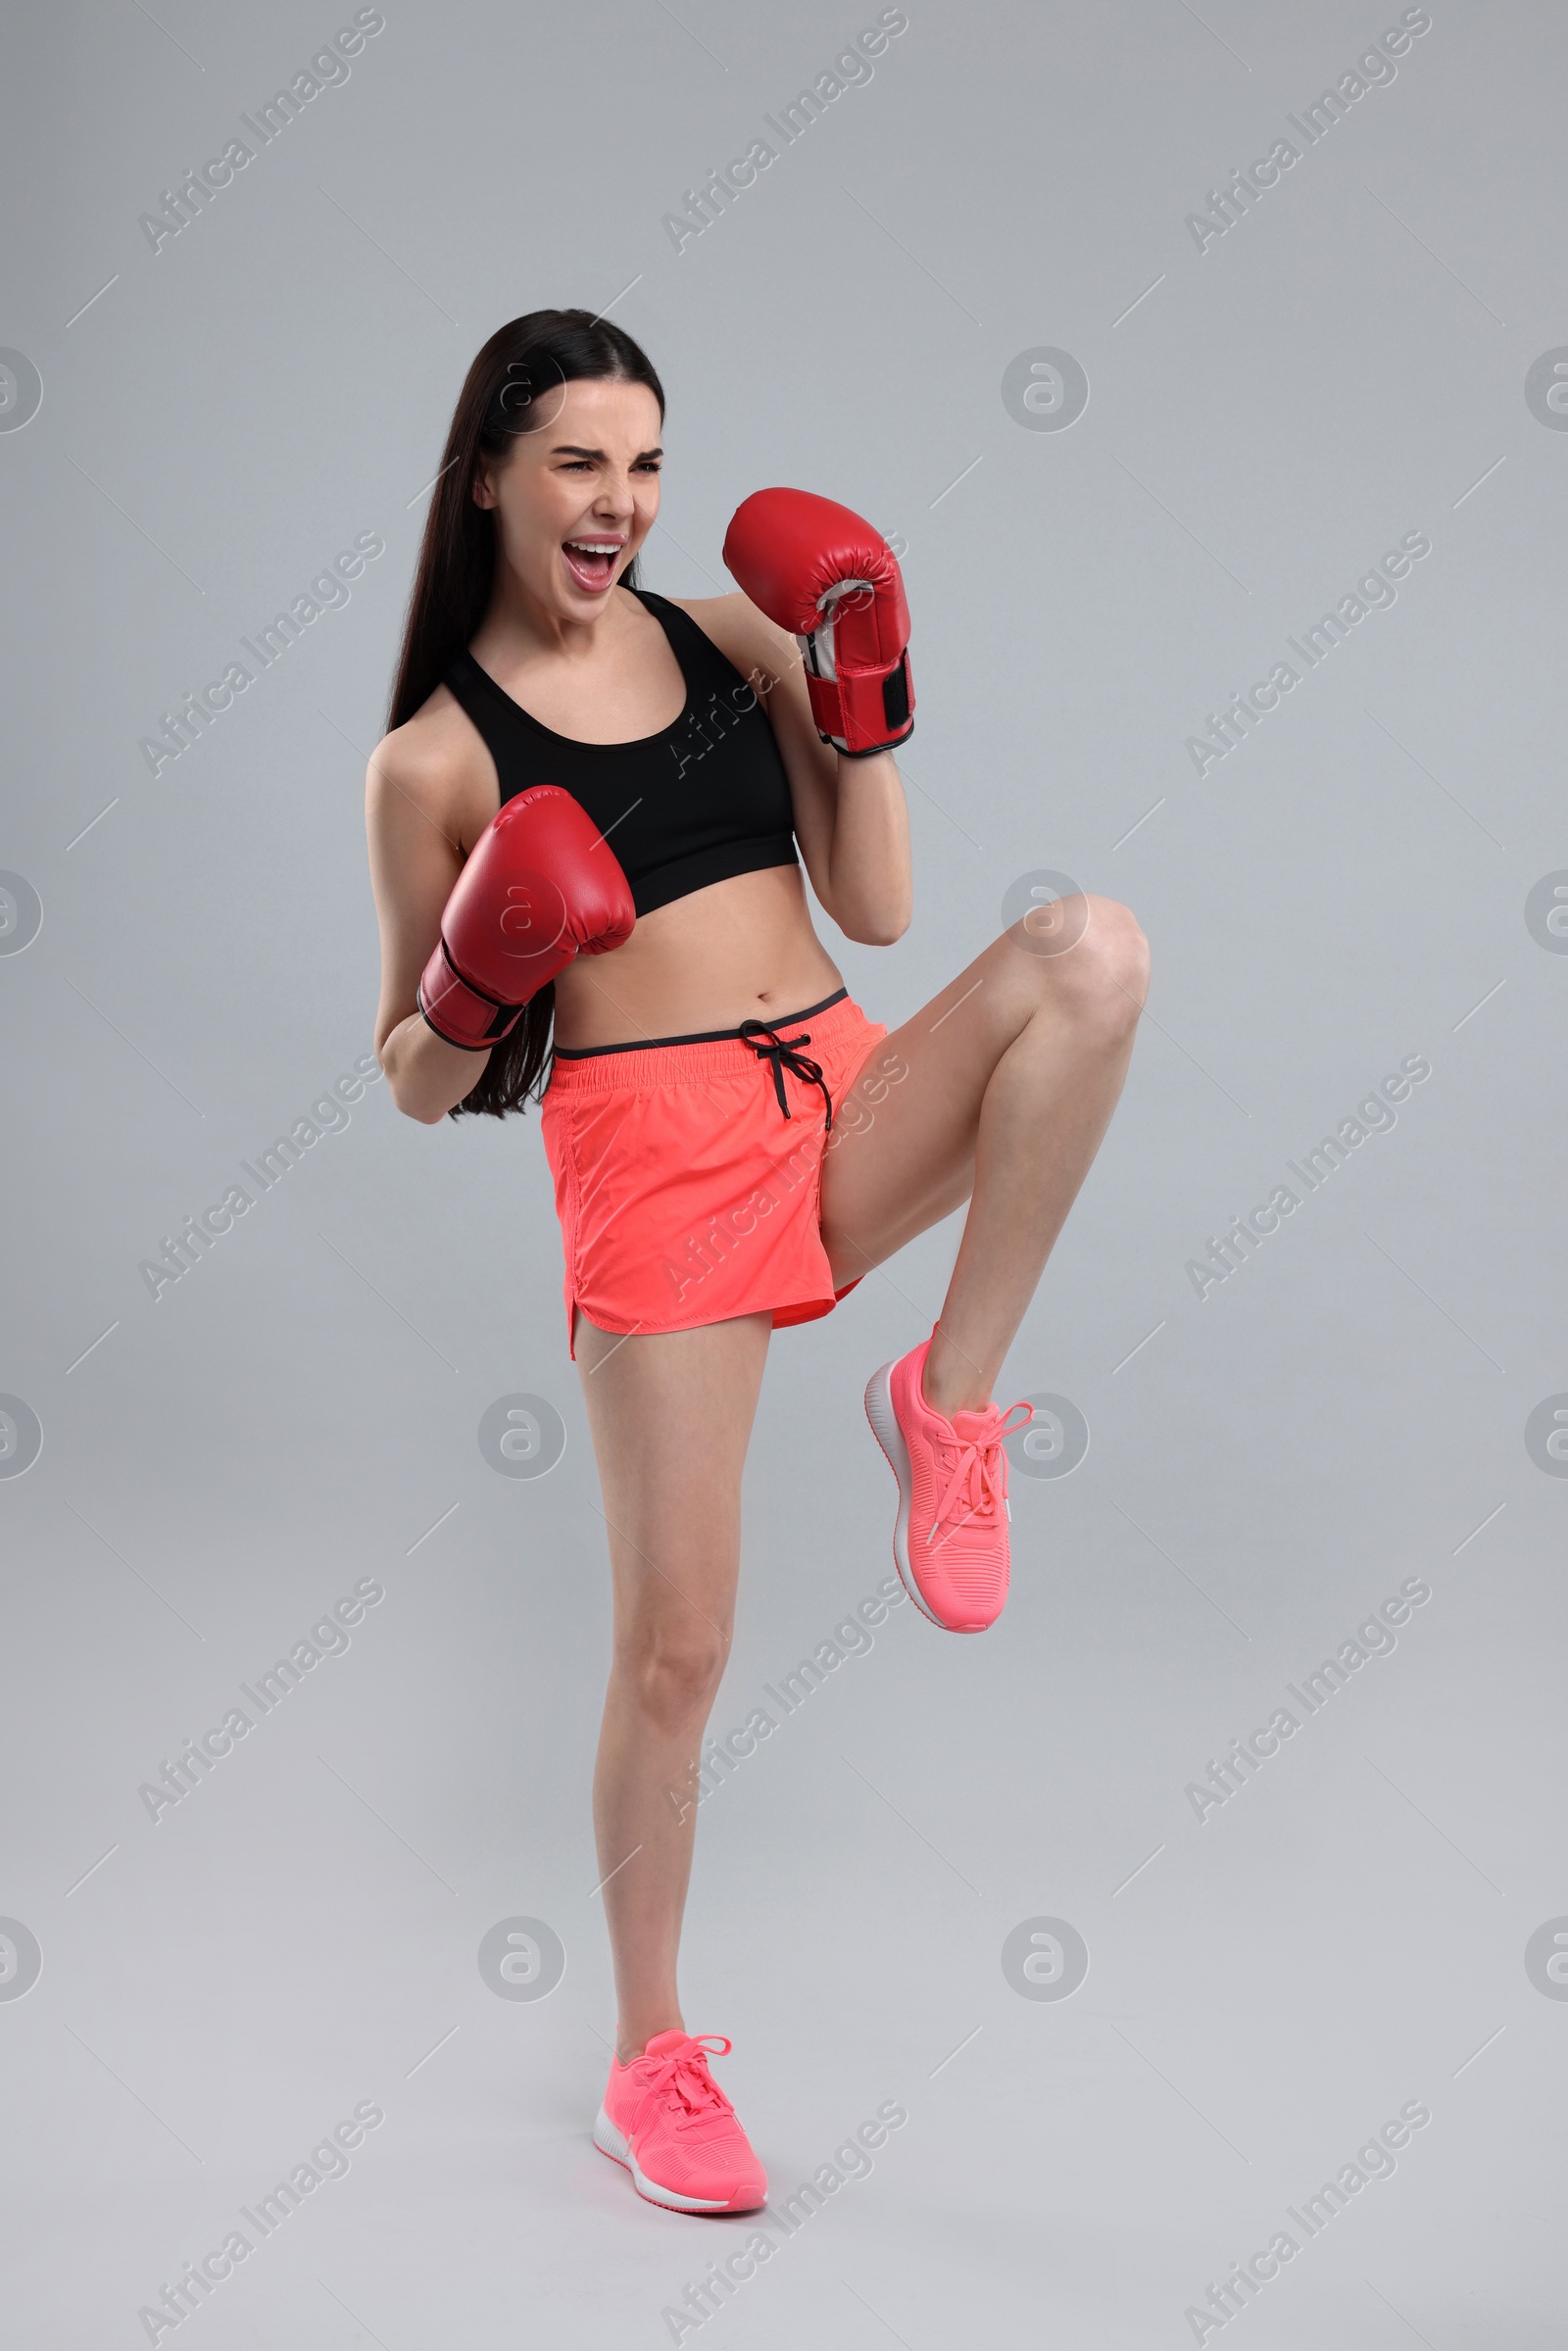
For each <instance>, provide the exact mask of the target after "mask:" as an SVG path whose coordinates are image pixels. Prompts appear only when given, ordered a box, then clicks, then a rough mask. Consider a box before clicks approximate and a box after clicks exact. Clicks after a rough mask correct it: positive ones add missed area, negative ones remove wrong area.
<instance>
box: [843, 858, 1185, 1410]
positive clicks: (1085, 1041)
mask: <svg viewBox="0 0 1568 2351" xmlns="http://www.w3.org/2000/svg"><path fill="white" fill-rule="evenodd" d="M1058 920H1059V923H1060V924H1061V926H1062V928H1061V929H1060V931H1058V932H1057V933H1056V934H1054V935H1048V937H1047V939H1046V941H1045V942H1044V944H1045V945H1046V946H1047V947H1048V948H1049V947H1051V946H1052V945H1053V944H1054V939H1055V938H1058V937H1059V938H1065V939H1068V940H1070V941H1071V942H1072V943H1071V944H1068V945H1065V946H1063V947H1062V948H1061V951H1060V952H1055V953H1052V952H1045V953H1042V952H1037V950H1038V949H1039V948H1040V946H1041V945H1042V942H1041V941H1040V939H1039V938H1038V937H1037V938H1034V939H1030V938H1029V937H1028V936H1027V934H1025V933H1024V931H1023V926H1022V925H1019V926H1017V927H1015V929H1014V930H1012V931H1009V932H1007V933H1006V934H1005V936H1004V937H1003V938H1001V939H998V940H997V941H996V942H995V943H994V944H993V945H992V946H991V947H988V948H987V949H986V951H985V953H984V954H983V955H979V956H977V957H976V959H975V961H974V962H973V963H971V964H970V965H969V967H968V969H967V970H965V971H962V972H960V973H959V975H958V977H957V978H956V980H955V981H954V982H953V984H952V986H951V987H949V988H945V989H944V990H943V992H942V994H941V995H940V996H938V997H936V998H934V999H933V1001H932V1002H931V1003H930V1004H927V1005H926V1006H925V1008H924V1009H923V1010H922V1011H920V1012H917V1013H916V1014H915V1016H914V1018H913V1019H912V1020H909V1021H907V1022H906V1023H905V1024H904V1026H903V1027H902V1028H900V1029H897V1030H895V1031H894V1033H893V1035H892V1036H890V1037H889V1038H888V1040H887V1042H886V1044H885V1045H882V1046H879V1047H878V1048H877V1050H876V1052H875V1053H873V1055H872V1056H871V1060H870V1062H869V1063H868V1064H867V1070H866V1072H865V1075H864V1078H863V1079H862V1082H861V1084H860V1085H859V1086H858V1088H857V1089H856V1093H855V1094H853V1095H852V1097H851V1101H850V1103H849V1104H848V1105H847V1115H846V1117H845V1119H844V1121H843V1124H842V1139H841V1140H840V1142H839V1143H838V1145H837V1147H836V1148H830V1149H829V1151H828V1152H827V1155H826V1157H825V1159H824V1162H823V1168H822V1231H823V1238H824V1240H825V1242H826V1244H827V1249H828V1255H829V1258H830V1260H831V1262H832V1266H833V1278H834V1281H835V1283H837V1284H840V1285H842V1284H843V1283H845V1282H847V1281H851V1280H853V1279H854V1278H855V1276H856V1275H857V1274H863V1273H865V1272H867V1271H869V1269H870V1268H871V1267H872V1266H873V1265H878V1264H880V1263H881V1262H882V1260H883V1258H885V1257H888V1256H891V1255H892V1253H893V1251H894V1250H895V1249H901V1248H902V1247H903V1246H904V1244H905V1242H907V1241H910V1240H912V1239H913V1238H914V1236H915V1234H917V1233H922V1232H924V1231H925V1230H926V1229H927V1227H928V1226H930V1225H933V1224H935V1223H937V1222H938V1221H939V1220H940V1219H941V1218H942V1217H944V1216H947V1215H949V1214H950V1213H951V1212H952V1210H953V1209H954V1208H956V1207H957V1206H958V1204H959V1203H960V1201H962V1200H966V1199H969V1200H970V1208H969V1214H968V1217H967V1218H966V1220H965V1223H964V1228H963V1238H962V1240H961V1242H960V1243H959V1247H958V1255H957V1261H956V1264H955V1266H954V1269H953V1278H952V1280H951V1282H950V1283H949V1285H948V1294H947V1298H946V1299H945V1301H944V1304H943V1308H942V1314H941V1318H940V1320H939V1322H938V1325H937V1329H936V1334H935V1336H934V1337H933V1339H932V1342H931V1347H930V1351H929V1353H928V1355H927V1357H926V1368H925V1376H924V1381H923V1387H924V1393H925V1397H926V1400H927V1402H928V1403H930V1404H932V1405H934V1406H935V1408H936V1409H937V1410H938V1411H939V1412H943V1413H946V1414H947V1415H948V1416H949V1417H951V1416H952V1414H953V1413H954V1412H955V1411H958V1410H974V1409H977V1408H979V1407H980V1406H982V1405H984V1404H986V1403H988V1402H989V1401H990V1400H991V1392H992V1388H993V1386H994V1385H995V1382H996V1379H997V1376H998V1374H999V1372H1000V1371H1001V1369H1002V1360H1003V1357H1004V1356H1005V1353H1006V1351H1007V1348H1008V1347H1010V1345H1011V1344H1012V1339H1013V1335H1014V1333H1015V1332H1016V1331H1017V1328H1018V1325H1019V1323H1020V1322H1021V1321H1022V1319H1023V1315H1024V1311H1025V1309H1026V1307H1027V1306H1028V1304H1029V1300H1030V1299H1031V1298H1032V1297H1033V1296H1034V1293H1035V1287H1036V1285H1037V1283H1038V1282H1039V1280H1040V1275H1041V1272H1042V1270H1043V1268H1044V1266H1045V1262H1046V1259H1047V1257H1048V1255H1049V1254H1050V1252H1051V1249H1052V1246H1053V1244H1054V1241H1055V1238H1056V1235H1057V1234H1058V1233H1059V1232H1060V1230H1061V1227H1062V1223H1063V1221H1064V1219H1065V1217H1066V1214H1067V1211H1068V1209H1069V1208H1070V1207H1071V1205H1072V1203H1073V1200H1075V1199H1076V1197H1077V1194H1078V1189H1079V1186H1080V1185H1081V1184H1082V1182H1083V1180H1084V1177H1085V1176H1086V1175H1087V1174H1088V1172H1089V1168H1090V1165H1091V1163H1092V1161H1093V1159H1094V1156H1095V1153H1096V1151H1098V1150H1099V1148H1100V1144H1101V1140H1102V1138H1103V1135H1104V1132H1105V1128H1106V1126H1107V1125H1108V1124H1109V1121H1110V1114H1111V1112H1112V1110H1113V1109H1114V1108H1115V1106H1116V1101H1117V1097H1118V1096H1119V1095H1120V1093H1121V1088H1122V1081H1123V1079H1124V1078H1125V1076H1126V1074H1127V1063H1128V1060H1129V1058H1130V1056H1131V1053H1132V1047H1133V1038H1134V1036H1135V1034H1136V1031H1137V1027H1138V1015H1139V1012H1140V1011H1141V1009H1142V1007H1143V1002H1144V997H1145V993H1146V991H1147V988H1148V978H1149V960H1148V949H1147V946H1146V943H1145V940H1144V935H1143V933H1142V931H1141V930H1140V929H1139V928H1138V925H1137V923H1136V922H1135V921H1134V920H1133V917H1132V916H1131V914H1129V913H1128V911H1127V909H1126V907H1125V906H1118V905H1116V904H1115V902H1114V901H1113V900H1109V899H1103V898H1088V899H1084V898H1075V899H1068V900H1065V901H1063V902H1061V906H1060V908H1059V909H1058ZM894 1067H899V1068H902V1069H904V1070H905V1071H906V1072H907V1075H906V1076H904V1077H896V1078H894V1080H893V1082H892V1083H891V1084H890V1085H889V1086H888V1087H887V1091H886V1094H885V1097H884V1098H883V1099H882V1100H881V1101H880V1102H876V1101H875V1097H876V1093H877V1091H878V1072H879V1071H890V1070H891V1069H893V1068H894ZM867 1088H869V1096H870V1099H871V1101H872V1102H875V1106H874V1108H873V1109H872V1110H871V1114H870V1116H869V1117H868V1118H867V1117H864V1116H863V1115H862V1116H861V1117H860V1118H859V1119H858V1118H857V1102H858V1097H864V1096H865V1095H866V1093H867ZM971 1195H972V1199H971Z"/></svg>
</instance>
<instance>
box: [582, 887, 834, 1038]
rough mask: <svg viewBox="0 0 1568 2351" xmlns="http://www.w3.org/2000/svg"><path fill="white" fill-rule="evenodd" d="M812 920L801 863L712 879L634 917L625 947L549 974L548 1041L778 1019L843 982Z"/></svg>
mask: <svg viewBox="0 0 1568 2351" xmlns="http://www.w3.org/2000/svg"><path fill="white" fill-rule="evenodd" d="M843 984H844V983H843V979H842V976H841V974H840V972H839V969H838V966H837V964H836V963H835V962H834V960H833V958H832V956H831V955H829V954H828V952H827V950H826V949H825V948H824V947H823V945H822V942H821V941H820V939H818V937H817V935H816V933H815V931H814V930H813V929H812V927H811V917H810V913H809V909H808V906H807V903H806V885H805V880H804V877H803V874H802V869H801V867H800V866H799V865H770V866H767V867H764V868H763V870H762V871H761V872H760V873H738V874H736V875H734V876H733V877H732V878H731V879H730V880H729V881H724V882H712V883H711V884H710V885H709V887H708V888H707V889H706V890H694V891H692V892H691V893H690V895H689V896H687V897H685V898H677V899H675V900H673V901H672V902H671V903H670V905H668V906H656V907H654V909H653V911H652V912H651V913H648V914H643V915H640V916H639V917H638V920H637V927H636V929H635V930H634V931H633V932H632V935H631V937H630V938H629V939H628V940H627V941H626V944H625V946H624V947H617V948H616V949H615V950H614V952H613V954H611V955H579V956H578V957H577V960H576V961H575V962H574V963H572V964H570V965H568V967H567V968H566V970H564V972H563V973H562V974H561V977H560V978H559V979H558V980H557V982H556V1043H557V1044H558V1045H561V1046H566V1047H568V1048H573V1049H576V1050H579V1051H580V1050H582V1049H583V1048H587V1047H593V1046H596V1045H632V1044H640V1043H641V1042H642V1041H643V1040H644V1039H645V1038H658V1037H688V1036H692V1035H694V1034H699V1033H701V1032H703V1031H706V1030H709V1029H733V1028H739V1026H740V1024H741V1022H742V1021H743V1020H769V1019H773V1020H782V1019H786V1018H788V1016H789V1014H790V1013H792V1012H799V1011H802V1010H803V1009H804V1008H805V1007H806V1006H807V1005H808V1004H820V1003H821V1001H822V999H823V997H825V996H831V995H833V994H834V992H835V991H836V990H837V989H839V988H841V987H842V986H843Z"/></svg>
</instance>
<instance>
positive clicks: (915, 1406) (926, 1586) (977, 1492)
mask: <svg viewBox="0 0 1568 2351" xmlns="http://www.w3.org/2000/svg"><path fill="white" fill-rule="evenodd" d="M933 1335H934V1334H933ZM930 1344H931V1342H930V1340H929V1339H928V1340H926V1341H925V1343H924V1345H922V1346H920V1347H914V1348H912V1349H911V1351H910V1352H909V1353H908V1354H907V1355H901V1356H900V1357H899V1360H898V1361H897V1363H884V1364H883V1366H882V1368H881V1370H880V1371H878V1372H873V1373H872V1375H871V1379H870V1384H869V1385H868V1387H867V1389H866V1392H865V1417H866V1419H867V1420H868V1421H869V1422H870V1424H871V1429H872V1433H873V1434H874V1436H875V1438H876V1441H877V1443H878V1445H880V1446H881V1447H882V1450H883V1451H884V1453H886V1455H887V1457H888V1459H889V1461H890V1462H891V1463H892V1465H893V1474H894V1476H895V1477H896V1478H897V1479H898V1481H899V1516H898V1522H897V1524H896V1525H895V1527H894V1530H893V1556H894V1558H895V1559H896V1560H897V1562H898V1569H899V1574H900V1577H901V1578H902V1579H903V1583H904V1588H905V1590H906V1592H907V1593H908V1595H909V1597H910V1599H911V1600H913V1602H914V1604H915V1606H916V1607H917V1608H918V1609H920V1610H921V1612H922V1613H923V1614H924V1615H926V1616H928V1617H929V1618H930V1619H931V1622H932V1623H933V1624H934V1625H941V1626H942V1628H943V1630H944V1631H945V1632H948V1633H983V1632H984V1631H985V1629H986V1627H987V1625H990V1624H995V1622H996V1620H997V1618H998V1617H999V1616H1000V1615H1001V1614H1002V1611H1003V1607H1004V1604H1005V1601H1006V1597H1007V1524H1008V1520H1009V1517H1010V1512H1009V1511H1008V1508H1007V1456H1006V1454H1005V1451H1004V1450H1003V1445H1002V1440H1003V1439H1004V1437H1010V1436H1012V1435H1013V1434H1014V1433H1015V1431H1016V1430H1018V1429H1024V1428H1027V1427H1028V1425H1029V1423H1030V1421H1032V1420H1033V1418H1034V1406H1033V1405H1032V1404H1013V1405H1010V1406H1009V1407H1008V1409H1007V1411H1006V1412H1001V1411H999V1410H998V1408H997V1406H996V1405H995V1404H988V1405H987V1406H986V1408H985V1410H984V1411H983V1412H957V1413H955V1415H954V1417H953V1419H952V1420H945V1419H944V1418H943V1416H942V1414H941V1413H940V1412H936V1411H933V1410H932V1408H931V1406H930V1405H929V1404H928V1403H927V1402H926V1400H925V1396H924V1394H923V1393H922V1391H921V1387H920V1375H921V1373H922V1372H923V1371H924V1370H925V1358H926V1348H927V1347H929V1346H930ZM1014 1412H1021V1413H1022V1414H1023V1418H1022V1420H1019V1421H1015V1420H1014V1419H1013V1417H1012V1415H1013V1413H1014Z"/></svg>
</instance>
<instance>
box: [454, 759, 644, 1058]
mask: <svg viewBox="0 0 1568 2351" xmlns="http://www.w3.org/2000/svg"><path fill="white" fill-rule="evenodd" d="M636 919H637V915H636V909H635V908H634V907H633V906H632V901H631V885H630V884H629V883H628V881H627V879H626V876H625V875H624V874H623V873H622V872H621V870H620V866H619V864H618V862H617V861H616V857H615V853H614V851H613V849H611V847H610V846H609V844H608V843H607V842H606V841H605V839H604V838H603V836H602V835H601V833H600V830H599V827H598V826H597V825H596V824H595V822H594V820H593V818H592V817H591V816H590V815H589V813H588V811H587V809H586V808H583V807H582V805H581V803H580V802H578V801H575V800H573V799H572V797H571V794H570V793H569V792H563V791H562V790H561V788H560V786H559V785H557V784H536V785H535V786H534V787H533V788H532V790H530V791H527V792H519V793H518V794H517V797H516V798H515V800H509V801H508V802H507V805H506V807H505V808H502V809H501V811H500V813H499V814H498V815H495V816H492V817H491V819H490V821H489V823H488V824H487V825H486V826H485V828H484V831H483V832H482V833H481V834H480V835H479V838H478V840H477V841H475V843H474V845H473V847H472V849H471V850H470V851H469V853H468V861H467V863H466V865H465V866H464V868H463V871H462V872H461V873H460V874H459V876H458V878H457V880H456V882H454V884H453V886H452V895H451V897H450V898H449V899H448V900H447V903H446V911H445V912H444V913H443V915H442V917H441V936H440V939H439V940H438V941H437V943H436V948H435V952H434V954H433V955H431V957H430V960H429V962H428V963H426V965H425V967H424V973H423V977H422V978H421V979H420V981H419V987H418V1004H419V1010H420V1011H421V1012H422V1013H423V1014H424V1017H425V1019H426V1020H427V1021H428V1022H429V1024H430V1026H431V1028H433V1029H434V1031H435V1033H436V1035H437V1036H438V1037H444V1038H445V1039H446V1042H447V1043H448V1045H461V1046H462V1047H463V1048H464V1050H465V1051H466V1052H467V1053H484V1052H485V1051H487V1050H488V1048H489V1047H490V1046H492V1045H494V1044H495V1042H496V1040H497V1039H498V1038H499V1037H504V1036H506V1034H507V1032H508V1030H509V1029H510V1028H511V1027H512V1025H513V1023H514V1022H515V1019H516V1017H517V1014H518V1013H519V1012H520V1011H521V1010H522V1007H523V1005H524V1004H526V1003H527V1002H528V1000H529V998H530V997H533V996H537V995H538V993H539V991H540V989H541V988H548V987H549V985H550V983H551V981H552V980H553V979H554V978H555V977H556V974H557V973H558V972H561V971H564V970H565V968H566V965H567V964H568V963H569V962H571V961H572V960H573V959H574V957H576V956H577V955H608V954H609V953H610V950H611V949H612V948H613V947H619V946H620V945H621V943H622V942H623V941H624V940H626V939H629V938H630V937H631V932H632V925H633V924H634V922H635V921H636Z"/></svg>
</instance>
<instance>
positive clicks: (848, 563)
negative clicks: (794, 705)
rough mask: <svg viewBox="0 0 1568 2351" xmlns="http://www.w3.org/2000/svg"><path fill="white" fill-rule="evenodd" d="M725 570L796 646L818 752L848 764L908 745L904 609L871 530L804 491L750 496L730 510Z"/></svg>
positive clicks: (890, 559) (892, 560)
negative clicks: (823, 748)
mask: <svg viewBox="0 0 1568 2351" xmlns="http://www.w3.org/2000/svg"><path fill="white" fill-rule="evenodd" d="M724 561H725V563H727V564H728V565H729V568H730V570H731V572H732V573H733V574H734V576H735V578H736V579H737V580H738V581H739V582H740V584H741V586H742V588H744V590H745V591H746V594H747V595H748V596H749V597H750V598H751V600H752V602H753V604H755V605H757V606H758V607H760V610H761V611H762V612H765V613H766V614H767V616H768V618H769V620H772V621H776V622H777V624H778V626H779V627H780V628H787V629H788V630H789V631H790V633H791V634H792V635H793V636H795V637H797V638H798V639H799V640H800V646H801V651H802V653H803V654H804V655H805V657H806V689H807V692H808V694H809V696H810V700H811V715H812V717H813V718H814V719H815V720H816V727H817V732H818V734H819V735H820V736H821V738H822V740H823V742H824V743H831V744H832V745H833V747H834V749H835V750H837V751H841V752H843V753H845V754H846V756H847V757H848V758H850V759H865V758H868V757H869V756H870V754H871V753H872V752H876V751H891V750H892V749H893V747H894V746H895V744H899V743H903V742H906V741H907V739H908V737H909V736H910V734H912V733H913V731H914V717H913V711H914V690H913V688H912V686H911V685H910V683H909V657H908V654H907V650H906V648H907V645H908V642H909V608H908V606H907V603H906V602H905V597H904V581H903V579H902V577H901V576H900V572H899V564H898V558H897V557H896V556H895V555H894V553H893V550H892V548H891V547H890V546H889V545H888V543H887V541H886V539H884V538H883V536H882V534H881V532H880V531H878V530H873V529H872V527H871V525H870V523H869V522H863V521H862V520H861V519H860V516H859V515H858V514H852V513H851V512H850V510H849V508H848V507H847V506H837V505H835V503H834V501H833V500H832V499H831V498H815V497H813V496H812V495H811V493H810V491H809V490H759V491H757V492H756V493H755V494H754V496H752V497H750V498H748V499H747V500H746V502H745V504H744V505H742V506H740V507H737V509H736V510H735V514H734V516H733V517H732V519H731V522H730V526H729V529H728V531H727V532H726V534H725V537H724Z"/></svg>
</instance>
